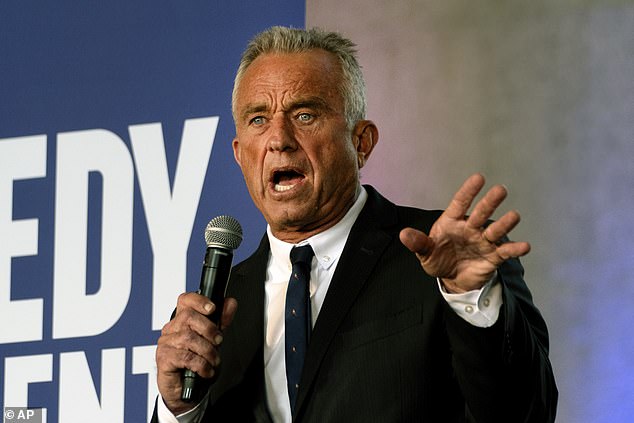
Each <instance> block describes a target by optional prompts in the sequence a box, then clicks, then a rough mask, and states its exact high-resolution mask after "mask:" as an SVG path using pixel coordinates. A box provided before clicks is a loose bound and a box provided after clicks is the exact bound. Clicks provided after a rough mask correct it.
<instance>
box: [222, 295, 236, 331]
mask: <svg viewBox="0 0 634 423" xmlns="http://www.w3.org/2000/svg"><path fill="white" fill-rule="evenodd" d="M237 310H238V301H236V299H235V298H231V297H229V298H225V304H224V306H223V308H222V317H221V319H220V328H221V330H225V329H226V328H228V327H229V326H230V325H231V322H232V321H233V316H235V314H236V311H237Z"/></svg>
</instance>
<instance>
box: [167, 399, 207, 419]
mask: <svg viewBox="0 0 634 423" xmlns="http://www.w3.org/2000/svg"><path fill="white" fill-rule="evenodd" d="M208 396H209V394H207V395H205V397H204V398H203V399H202V400H201V401H200V402H199V403H198V404H197V405H196V407H194V408H192V409H191V410H189V411H186V412H184V413H182V414H179V415H178V416H175V415H174V414H172V412H171V411H170V409H169V408H167V405H165V402H164V401H163V397H162V396H161V395H160V394H159V396H158V401H156V414H157V417H158V423H198V422H200V419H201V418H202V417H203V414H205V409H206V408H207V401H208Z"/></svg>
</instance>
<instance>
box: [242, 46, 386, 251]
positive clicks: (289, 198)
mask: <svg viewBox="0 0 634 423" xmlns="http://www.w3.org/2000/svg"><path fill="white" fill-rule="evenodd" d="M340 79H341V71H340V68H339V65H338V63H337V61H336V59H335V58H334V56H332V55H331V54H330V53H327V52H325V51H323V50H312V51H309V52H304V53H293V54H265V55H262V56H259V57H258V58H257V59H255V61H254V62H253V63H252V64H251V65H250V66H249V67H248V68H247V70H246V72H245V73H244V76H243V78H242V81H241V82H240V85H239V87H238V91H237V96H236V102H235V106H234V107H235V116H236V138H235V139H234V141H233V150H234V155H235V158H236V161H237V162H238V164H239V165H240V168H241V169H242V173H243V175H244V179H245V181H246V184H247V188H248V189H249V193H250V194H251V197H252V198H253V201H254V202H255V205H256V206H257V207H258V209H259V210H260V211H261V212H262V214H263V215H264V218H265V219H266V221H267V222H268V223H269V225H270V226H271V230H272V231H273V234H274V235H275V236H276V237H278V238H280V239H282V240H285V241H288V242H299V241H301V240H302V239H305V238H308V237H309V236H311V235H313V234H315V233H318V232H321V231H323V230H324V229H327V228H329V227H331V226H333V225H334V224H335V223H337V222H338V221H339V220H340V219H341V218H342V217H343V216H344V215H345V213H346V212H347V211H348V209H349V208H350V206H351V205H352V204H353V203H354V200H355V199H356V194H357V189H358V185H359V168H360V167H361V166H363V164H364V163H365V160H366V158H367V156H368V155H369V154H370V152H371V150H372V147H373V146H374V144H375V142H376V138H377V134H376V128H375V127H374V125H373V124H372V123H371V122H369V121H360V122H359V123H357V124H356V125H355V127H354V128H352V129H350V128H348V126H347V123H346V120H345V116H344V102H343V98H342V96H341V94H340V93H339V90H338V89H337V88H338V87H339V83H340Z"/></svg>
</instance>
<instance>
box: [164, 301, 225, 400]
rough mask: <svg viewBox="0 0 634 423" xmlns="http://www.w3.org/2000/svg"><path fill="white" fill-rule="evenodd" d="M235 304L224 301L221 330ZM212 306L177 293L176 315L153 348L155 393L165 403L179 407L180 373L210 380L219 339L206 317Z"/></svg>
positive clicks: (217, 328) (213, 325) (216, 356)
mask: <svg viewBox="0 0 634 423" xmlns="http://www.w3.org/2000/svg"><path fill="white" fill-rule="evenodd" d="M237 307H238V304H237V301H236V300H235V299H233V298H227V299H226V300H225V306H224V308H223V315H222V320H221V321H222V325H223V326H222V327H223V328H227V327H228V326H229V325H230V323H231V321H232V320H233V317H234V315H235V313H236V310H237ZM214 310H215V305H214V304H213V303H212V302H211V301H210V300H209V299H208V298H206V297H205V296H203V295H200V294H197V293H193V292H190V293H185V294H181V295H180V296H179V298H178V303H177V308H176V315H175V316H174V318H173V319H172V320H171V321H170V322H168V323H167V324H166V325H165V326H164V327H163V330H162V332H161V337H160V338H159V340H158V344H157V349H156V363H157V370H158V379H157V380H158V384H159V391H160V392H161V395H162V396H163V398H164V400H165V403H166V404H167V405H168V407H170V409H172V407H180V406H181V405H182V404H181V401H180V389H181V386H182V370H183V369H189V370H192V371H194V372H196V373H197V374H198V375H200V376H201V377H203V378H212V377H213V376H214V375H215V373H216V369H217V367H218V366H219V365H220V361H221V360H220V354H219V346H220V345H221V344H222V341H223V336H222V332H221V330H220V327H218V326H217V325H216V324H215V323H213V322H212V321H211V320H209V318H208V316H209V315H211V313H213V311H214Z"/></svg>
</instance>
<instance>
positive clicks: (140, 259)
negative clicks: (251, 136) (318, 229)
mask: <svg viewBox="0 0 634 423" xmlns="http://www.w3.org/2000/svg"><path fill="white" fill-rule="evenodd" d="M278 24H280V25H292V26H297V27H301V26H303V25H304V2H297V1H291V0H277V1H268V2H261V1H241V2H231V1H187V2H176V1H155V0H154V1H149V0H135V1H131V2H130V1H125V0H116V1H109V2H99V1H81V2H80V1H70V0H66V1H58V2H35V1H17V0H16V1H6V0H5V1H2V2H0V325H1V330H0V357H1V360H0V375H1V376H2V377H1V379H2V383H1V384H0V390H1V395H0V401H1V405H0V406H1V407H17V406H29V407H42V408H45V409H46V411H45V413H46V416H47V421H48V422H57V421H60V422H64V423H69V422H75V421H77V422H87V421H90V422H117V421H124V420H125V421H127V422H140V421H146V420H147V413H148V410H150V409H151V408H152V406H153V399H154V396H155V393H156V388H155V382H154V374H155V370H154V346H155V343H156V340H157V338H158V336H159V333H160V327H161V325H162V324H163V323H164V322H165V321H166V320H167V319H168V318H169V313H170V311H171V309H172V308H173V307H174V304H175V300H176V295H177V293H178V292H181V291H183V290H185V288H187V289H188V290H195V289H197V287H198V282H199V277H200V263H201V261H202V257H203V254H204V248H205V244H204V240H203V231H204V228H205V225H206V223H207V222H208V221H209V220H210V219H211V218H213V217H215V216H217V215H220V214H230V215H233V216H234V217H236V218H237V219H238V220H239V221H240V222H241V223H242V226H243V230H244V234H245V238H244V241H243V243H242V245H241V247H240V248H239V249H238V250H237V251H236V257H235V261H238V260H240V259H242V258H245V257H246V256H247V255H248V254H249V253H250V252H251V251H253V249H254V248H255V246H256V244H257V243H258V242H259V239H260V237H261V235H262V233H263V229H264V222H263V220H262V218H261V217H260V215H259V213H258V212H257V210H256V209H255V208H254V207H253V205H252V203H251V201H250V199H249V197H248V194H247V192H246V188H245V187H244V184H243V182H242V176H241V174H240V171H239V168H238V167H237V165H236V164H235V163H234V161H233V155H232V152H231V140H232V138H233V135H234V128H233V122H232V118H231V113H230V98H231V88H232V83H233V76H234V73H235V70H236V67H237V64H238V61H239V56H240V53H241V51H242V50H243V48H244V47H245V45H246V43H247V42H248V40H249V39H250V38H251V37H252V36H253V35H254V34H255V33H256V32H258V31H260V30H262V29H264V28H266V27H268V26H271V25H278Z"/></svg>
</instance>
